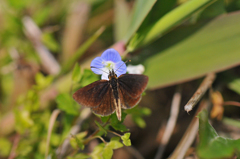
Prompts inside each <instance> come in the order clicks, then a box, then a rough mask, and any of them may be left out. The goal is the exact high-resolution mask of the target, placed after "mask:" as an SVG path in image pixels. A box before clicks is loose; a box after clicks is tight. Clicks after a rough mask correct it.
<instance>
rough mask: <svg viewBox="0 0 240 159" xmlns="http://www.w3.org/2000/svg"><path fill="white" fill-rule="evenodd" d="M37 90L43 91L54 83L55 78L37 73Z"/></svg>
mask: <svg viewBox="0 0 240 159" xmlns="http://www.w3.org/2000/svg"><path fill="white" fill-rule="evenodd" d="M35 81H36V86H35V88H36V89H39V90H40V89H43V88H46V87H47V86H49V85H50V84H51V83H52V81H53V76H44V75H43V74H42V73H39V72H38V73H37V74H36V76H35Z"/></svg>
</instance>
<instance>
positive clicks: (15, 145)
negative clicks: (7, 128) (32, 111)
mask: <svg viewBox="0 0 240 159" xmlns="http://www.w3.org/2000/svg"><path fill="white" fill-rule="evenodd" d="M20 138H21V136H20V135H19V134H16V135H15V137H14V141H13V145H12V149H11V152H10V155H9V157H8V159H14V158H15V157H16V149H17V146H18V143H19V141H20Z"/></svg>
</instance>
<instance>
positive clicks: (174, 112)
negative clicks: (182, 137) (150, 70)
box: [155, 86, 181, 159]
mask: <svg viewBox="0 0 240 159" xmlns="http://www.w3.org/2000/svg"><path fill="white" fill-rule="evenodd" d="M180 103H181V88H180V86H179V87H178V88H177V90H176V92H175V94H174V96H173V100H172V106H171V112H170V117H169V119H168V122H167V126H166V129H165V132H164V134H163V137H162V139H161V142H160V145H159V147H158V151H157V154H156V156H155V159H159V158H162V155H163V152H164V150H165V148H166V146H167V144H168V142H169V139H170V137H171V135H172V132H173V129H174V127H175V125H176V121H177V117H178V112H179V107H180Z"/></svg>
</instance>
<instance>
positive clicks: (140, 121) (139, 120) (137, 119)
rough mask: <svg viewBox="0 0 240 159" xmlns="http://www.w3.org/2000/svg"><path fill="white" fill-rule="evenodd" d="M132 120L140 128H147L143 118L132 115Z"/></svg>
mask: <svg viewBox="0 0 240 159" xmlns="http://www.w3.org/2000/svg"><path fill="white" fill-rule="evenodd" d="M132 119H133V121H134V122H135V123H136V124H137V126H139V127H140V128H145V127H146V122H145V121H144V120H143V118H142V117H140V116H136V115H132Z"/></svg>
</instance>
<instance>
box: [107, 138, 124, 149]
mask: <svg viewBox="0 0 240 159" xmlns="http://www.w3.org/2000/svg"><path fill="white" fill-rule="evenodd" d="M107 146H109V147H111V148H112V149H119V148H121V147H123V144H122V143H121V142H119V141H117V140H111V141H110V142H109V143H108V145H107Z"/></svg>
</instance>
